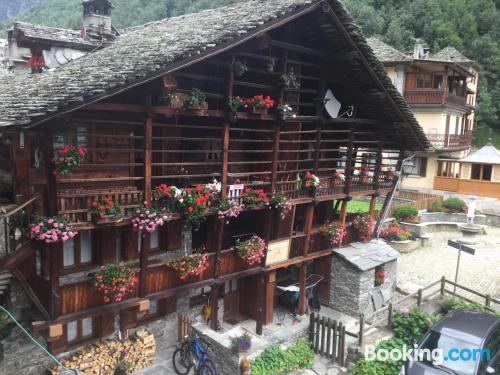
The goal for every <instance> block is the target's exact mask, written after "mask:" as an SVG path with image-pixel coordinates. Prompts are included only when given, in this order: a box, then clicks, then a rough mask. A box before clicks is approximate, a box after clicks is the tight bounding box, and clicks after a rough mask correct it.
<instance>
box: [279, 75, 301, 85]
mask: <svg viewBox="0 0 500 375" xmlns="http://www.w3.org/2000/svg"><path fill="white" fill-rule="evenodd" d="M280 83H281V84H282V85H283V86H285V88H287V89H298V88H300V82H299V79H298V78H297V76H296V75H295V73H294V72H293V70H290V71H289V72H288V73H283V74H282V75H281V76H280Z"/></svg>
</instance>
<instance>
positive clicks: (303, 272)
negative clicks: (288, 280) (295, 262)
mask: <svg viewBox="0 0 500 375" xmlns="http://www.w3.org/2000/svg"><path fill="white" fill-rule="evenodd" d="M306 280H307V265H306V264H302V265H301V266H300V268H299V306H298V314H299V315H304V314H305V313H306V307H307V298H306Z"/></svg>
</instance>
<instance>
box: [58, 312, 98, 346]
mask: <svg viewBox="0 0 500 375" xmlns="http://www.w3.org/2000/svg"><path fill="white" fill-rule="evenodd" d="M84 319H91V321H92V333H91V334H90V335H87V336H83V320H84ZM74 322H76V338H75V339H74V340H71V341H69V340H68V324H70V323H74ZM63 336H64V340H65V341H66V344H67V345H68V347H71V346H77V345H78V346H79V345H81V344H82V343H84V342H86V341H88V340H91V339H94V338H96V337H97V324H96V318H95V317H90V316H89V317H85V318H82V319H77V320H72V321H70V322H67V323H65V324H64V328H63Z"/></svg>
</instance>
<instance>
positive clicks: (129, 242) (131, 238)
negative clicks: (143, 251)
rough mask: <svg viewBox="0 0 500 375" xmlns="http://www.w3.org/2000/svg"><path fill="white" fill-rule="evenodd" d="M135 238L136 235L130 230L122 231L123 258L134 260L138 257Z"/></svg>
mask: <svg viewBox="0 0 500 375" xmlns="http://www.w3.org/2000/svg"><path fill="white" fill-rule="evenodd" d="M137 236H138V233H137V232H135V231H133V230H132V228H125V229H124V236H123V237H124V241H125V244H124V245H125V258H126V259H127V260H128V259H134V258H137V257H138V256H139V249H138V248H137V242H138V241H137Z"/></svg>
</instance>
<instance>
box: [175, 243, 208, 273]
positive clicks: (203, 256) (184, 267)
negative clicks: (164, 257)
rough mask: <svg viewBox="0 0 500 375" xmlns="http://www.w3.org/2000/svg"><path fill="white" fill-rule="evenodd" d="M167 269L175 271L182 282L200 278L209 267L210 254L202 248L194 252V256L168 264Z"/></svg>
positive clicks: (187, 256) (186, 256)
mask: <svg viewBox="0 0 500 375" xmlns="http://www.w3.org/2000/svg"><path fill="white" fill-rule="evenodd" d="M167 267H168V268H172V269H173V270H175V272H176V273H177V276H179V279H181V280H186V279H187V278H188V277H190V276H200V275H201V274H202V273H203V271H204V270H205V269H206V268H207V267H208V254H207V253H205V248H204V247H202V248H200V249H196V250H194V251H193V253H192V254H189V255H184V256H182V257H180V258H177V259H174V260H171V261H169V262H167Z"/></svg>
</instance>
